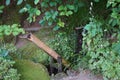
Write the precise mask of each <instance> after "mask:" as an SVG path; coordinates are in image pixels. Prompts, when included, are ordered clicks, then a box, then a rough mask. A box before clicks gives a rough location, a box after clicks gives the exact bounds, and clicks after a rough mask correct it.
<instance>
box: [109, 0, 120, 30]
mask: <svg viewBox="0 0 120 80" xmlns="http://www.w3.org/2000/svg"><path fill="white" fill-rule="evenodd" d="M119 2H120V1H119V0H108V2H107V8H111V7H112V13H111V19H110V20H109V24H111V25H112V26H116V25H118V26H119V29H120V14H119V13H120V4H119Z"/></svg>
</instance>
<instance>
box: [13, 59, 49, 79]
mask: <svg viewBox="0 0 120 80" xmlns="http://www.w3.org/2000/svg"><path fill="white" fill-rule="evenodd" d="M14 67H15V68H16V69H17V70H18V72H19V73H20V74H21V77H20V78H21V80H50V77H49V75H48V72H47V70H46V68H45V67H44V66H43V65H42V64H38V63H34V62H32V61H29V60H16V63H15V65H14Z"/></svg>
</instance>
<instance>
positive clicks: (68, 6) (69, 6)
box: [67, 5, 75, 10]
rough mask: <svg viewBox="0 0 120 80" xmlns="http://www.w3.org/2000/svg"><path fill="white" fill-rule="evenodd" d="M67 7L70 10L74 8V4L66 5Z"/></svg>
mask: <svg viewBox="0 0 120 80" xmlns="http://www.w3.org/2000/svg"><path fill="white" fill-rule="evenodd" d="M67 8H68V9H70V10H74V9H75V8H74V6H73V5H67Z"/></svg>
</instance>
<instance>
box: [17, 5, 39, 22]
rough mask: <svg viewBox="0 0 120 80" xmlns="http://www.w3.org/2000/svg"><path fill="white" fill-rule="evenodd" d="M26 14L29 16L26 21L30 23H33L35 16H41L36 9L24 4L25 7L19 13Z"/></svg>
mask: <svg viewBox="0 0 120 80" xmlns="http://www.w3.org/2000/svg"><path fill="white" fill-rule="evenodd" d="M24 12H27V13H28V14H29V17H28V18H27V20H28V21H29V22H30V23H31V22H34V21H35V18H36V16H38V15H40V14H41V11H40V10H39V9H38V8H33V7H32V6H31V5H30V4H26V5H25V7H23V8H22V9H21V10H20V11H19V13H24Z"/></svg>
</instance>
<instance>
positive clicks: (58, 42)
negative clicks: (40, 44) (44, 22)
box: [49, 32, 79, 67]
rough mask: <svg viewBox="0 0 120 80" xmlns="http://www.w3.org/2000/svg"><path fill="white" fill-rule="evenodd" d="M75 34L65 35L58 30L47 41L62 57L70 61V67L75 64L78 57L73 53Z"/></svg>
mask: <svg viewBox="0 0 120 80" xmlns="http://www.w3.org/2000/svg"><path fill="white" fill-rule="evenodd" d="M74 39H75V35H74V34H70V35H67V34H66V33H65V32H60V33H58V34H56V36H55V38H54V39H53V40H50V41H49V45H51V47H52V48H53V49H54V50H55V51H56V52H57V53H58V54H60V55H61V56H62V57H63V58H65V59H66V60H68V61H69V62H70V63H71V67H73V66H75V65H76V62H75V61H76V60H75V59H76V58H77V57H79V56H77V57H76V55H75V54H74V48H75V42H74Z"/></svg>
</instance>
